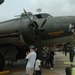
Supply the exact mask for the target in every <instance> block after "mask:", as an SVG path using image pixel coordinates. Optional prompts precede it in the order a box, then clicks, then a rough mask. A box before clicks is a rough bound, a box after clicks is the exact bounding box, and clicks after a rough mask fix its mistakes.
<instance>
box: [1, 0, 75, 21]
mask: <svg viewBox="0 0 75 75" xmlns="http://www.w3.org/2000/svg"><path fill="white" fill-rule="evenodd" d="M23 8H24V9H25V10H26V11H27V12H32V13H33V14H36V13H38V12H37V11H36V9H38V8H41V9H42V12H43V13H49V14H51V15H52V16H75V0H5V2H4V3H3V4H2V5H0V21H4V20H8V19H12V18H14V16H16V15H20V14H21V13H23Z"/></svg>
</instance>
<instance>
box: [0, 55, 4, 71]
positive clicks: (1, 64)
mask: <svg viewBox="0 0 75 75" xmlns="http://www.w3.org/2000/svg"><path fill="white" fill-rule="evenodd" d="M4 67H5V59H4V57H3V55H2V54H0V71H2V70H3V69H4Z"/></svg>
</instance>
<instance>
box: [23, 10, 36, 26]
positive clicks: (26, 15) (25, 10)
mask: <svg viewBox="0 0 75 75" xmlns="http://www.w3.org/2000/svg"><path fill="white" fill-rule="evenodd" d="M23 11H24V13H25V14H26V16H27V17H28V19H29V20H30V21H31V23H32V24H33V25H34V26H35V24H34V22H33V21H32V20H31V18H30V17H29V15H28V14H27V12H26V10H25V9H23Z"/></svg>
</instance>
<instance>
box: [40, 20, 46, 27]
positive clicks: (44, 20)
mask: <svg viewBox="0 0 75 75" xmlns="http://www.w3.org/2000/svg"><path fill="white" fill-rule="evenodd" d="M46 21H47V20H46V19H45V20H44V21H43V23H42V25H41V27H40V28H42V27H43V26H44V25H45V23H46Z"/></svg>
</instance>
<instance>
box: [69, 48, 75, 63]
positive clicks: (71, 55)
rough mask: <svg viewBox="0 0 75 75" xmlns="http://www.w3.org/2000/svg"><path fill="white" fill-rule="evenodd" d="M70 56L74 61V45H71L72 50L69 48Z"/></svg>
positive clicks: (71, 60)
mask: <svg viewBox="0 0 75 75" xmlns="http://www.w3.org/2000/svg"><path fill="white" fill-rule="evenodd" d="M69 58H70V62H73V59H74V50H73V48H72V47H70V50H69Z"/></svg>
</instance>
